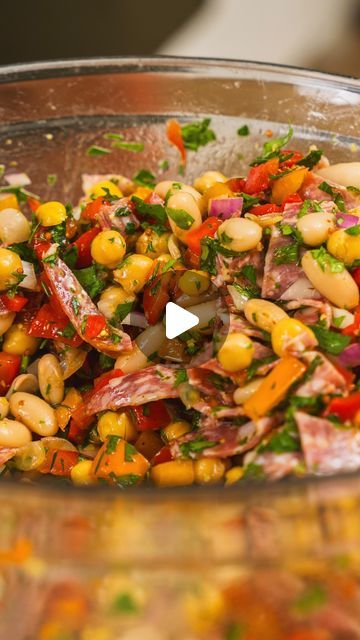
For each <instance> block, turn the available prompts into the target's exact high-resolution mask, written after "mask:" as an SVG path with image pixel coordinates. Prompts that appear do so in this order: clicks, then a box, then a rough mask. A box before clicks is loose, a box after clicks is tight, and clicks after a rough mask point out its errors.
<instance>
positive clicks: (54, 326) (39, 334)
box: [28, 303, 82, 347]
mask: <svg viewBox="0 0 360 640" xmlns="http://www.w3.org/2000/svg"><path fill="white" fill-rule="evenodd" d="M68 326H69V319H68V317H67V316H66V315H65V314H63V315H62V316H61V315H60V314H59V315H56V314H55V312H54V309H53V308H52V307H51V306H50V304H48V303H46V304H44V305H43V306H42V307H40V309H39V311H38V312H37V314H36V316H35V318H34V319H33V321H32V322H31V325H30V327H29V328H28V334H29V336H33V337H34V338H47V339H50V340H61V342H65V344H69V345H70V346H72V347H78V346H79V345H80V344H81V343H82V340H81V338H80V336H79V335H78V334H77V333H75V335H73V336H72V337H70V338H69V337H64V336H63V335H62V334H63V331H64V329H65V328H66V327H68Z"/></svg>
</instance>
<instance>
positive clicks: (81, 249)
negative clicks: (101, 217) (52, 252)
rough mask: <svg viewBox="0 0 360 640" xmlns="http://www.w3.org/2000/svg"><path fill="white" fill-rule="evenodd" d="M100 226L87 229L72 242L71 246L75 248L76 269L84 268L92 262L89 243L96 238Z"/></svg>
mask: <svg viewBox="0 0 360 640" xmlns="http://www.w3.org/2000/svg"><path fill="white" fill-rule="evenodd" d="M100 231H101V229H100V227H93V228H92V229H89V231H85V233H83V234H82V235H81V236H80V238H78V239H77V240H75V242H73V244H72V245H70V246H72V247H76V248H77V261H76V268H77V269H85V268H86V267H90V265H91V263H92V257H91V243H92V241H93V240H94V238H96V236H97V235H98V233H100Z"/></svg>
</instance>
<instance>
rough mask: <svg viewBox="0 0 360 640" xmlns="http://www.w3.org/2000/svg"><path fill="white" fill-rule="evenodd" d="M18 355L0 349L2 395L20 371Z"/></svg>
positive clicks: (0, 386)
mask: <svg viewBox="0 0 360 640" xmlns="http://www.w3.org/2000/svg"><path fill="white" fill-rule="evenodd" d="M20 365H21V358H20V356H15V355H12V354H11V353H5V351H0V394H1V395H4V392H6V391H7V390H8V389H9V387H10V385H11V383H12V381H13V380H14V378H16V376H17V375H18V373H19V371H20Z"/></svg>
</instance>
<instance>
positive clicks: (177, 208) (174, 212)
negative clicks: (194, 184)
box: [166, 191, 202, 240]
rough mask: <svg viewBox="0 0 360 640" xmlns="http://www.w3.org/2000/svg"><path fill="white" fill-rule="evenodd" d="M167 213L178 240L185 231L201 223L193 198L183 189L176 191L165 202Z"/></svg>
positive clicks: (182, 236) (183, 236) (195, 227)
mask: <svg viewBox="0 0 360 640" xmlns="http://www.w3.org/2000/svg"><path fill="white" fill-rule="evenodd" d="M166 211H167V215H168V219H169V223H170V226H171V229H172V231H173V233H174V234H175V236H176V237H177V238H179V239H180V240H182V239H184V238H185V236H186V233H187V232H188V231H190V230H192V229H197V227H199V226H200V225H201V222H202V219H201V213H200V209H199V205H198V204H197V202H196V200H195V198H194V197H193V196H192V195H191V194H190V193H186V192H185V191H178V192H176V193H174V195H172V196H170V198H169V199H168V202H167V209H166Z"/></svg>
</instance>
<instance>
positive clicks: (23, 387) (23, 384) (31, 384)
mask: <svg viewBox="0 0 360 640" xmlns="http://www.w3.org/2000/svg"><path fill="white" fill-rule="evenodd" d="M38 388H39V385H38V381H37V378H36V377H35V376H34V375H33V374H32V373H21V374H20V375H19V376H16V378H14V380H13V381H12V383H11V387H10V389H9V391H8V392H7V394H6V397H7V398H10V396H12V394H13V393H15V391H26V392H27V393H36V392H37V390H38Z"/></svg>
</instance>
